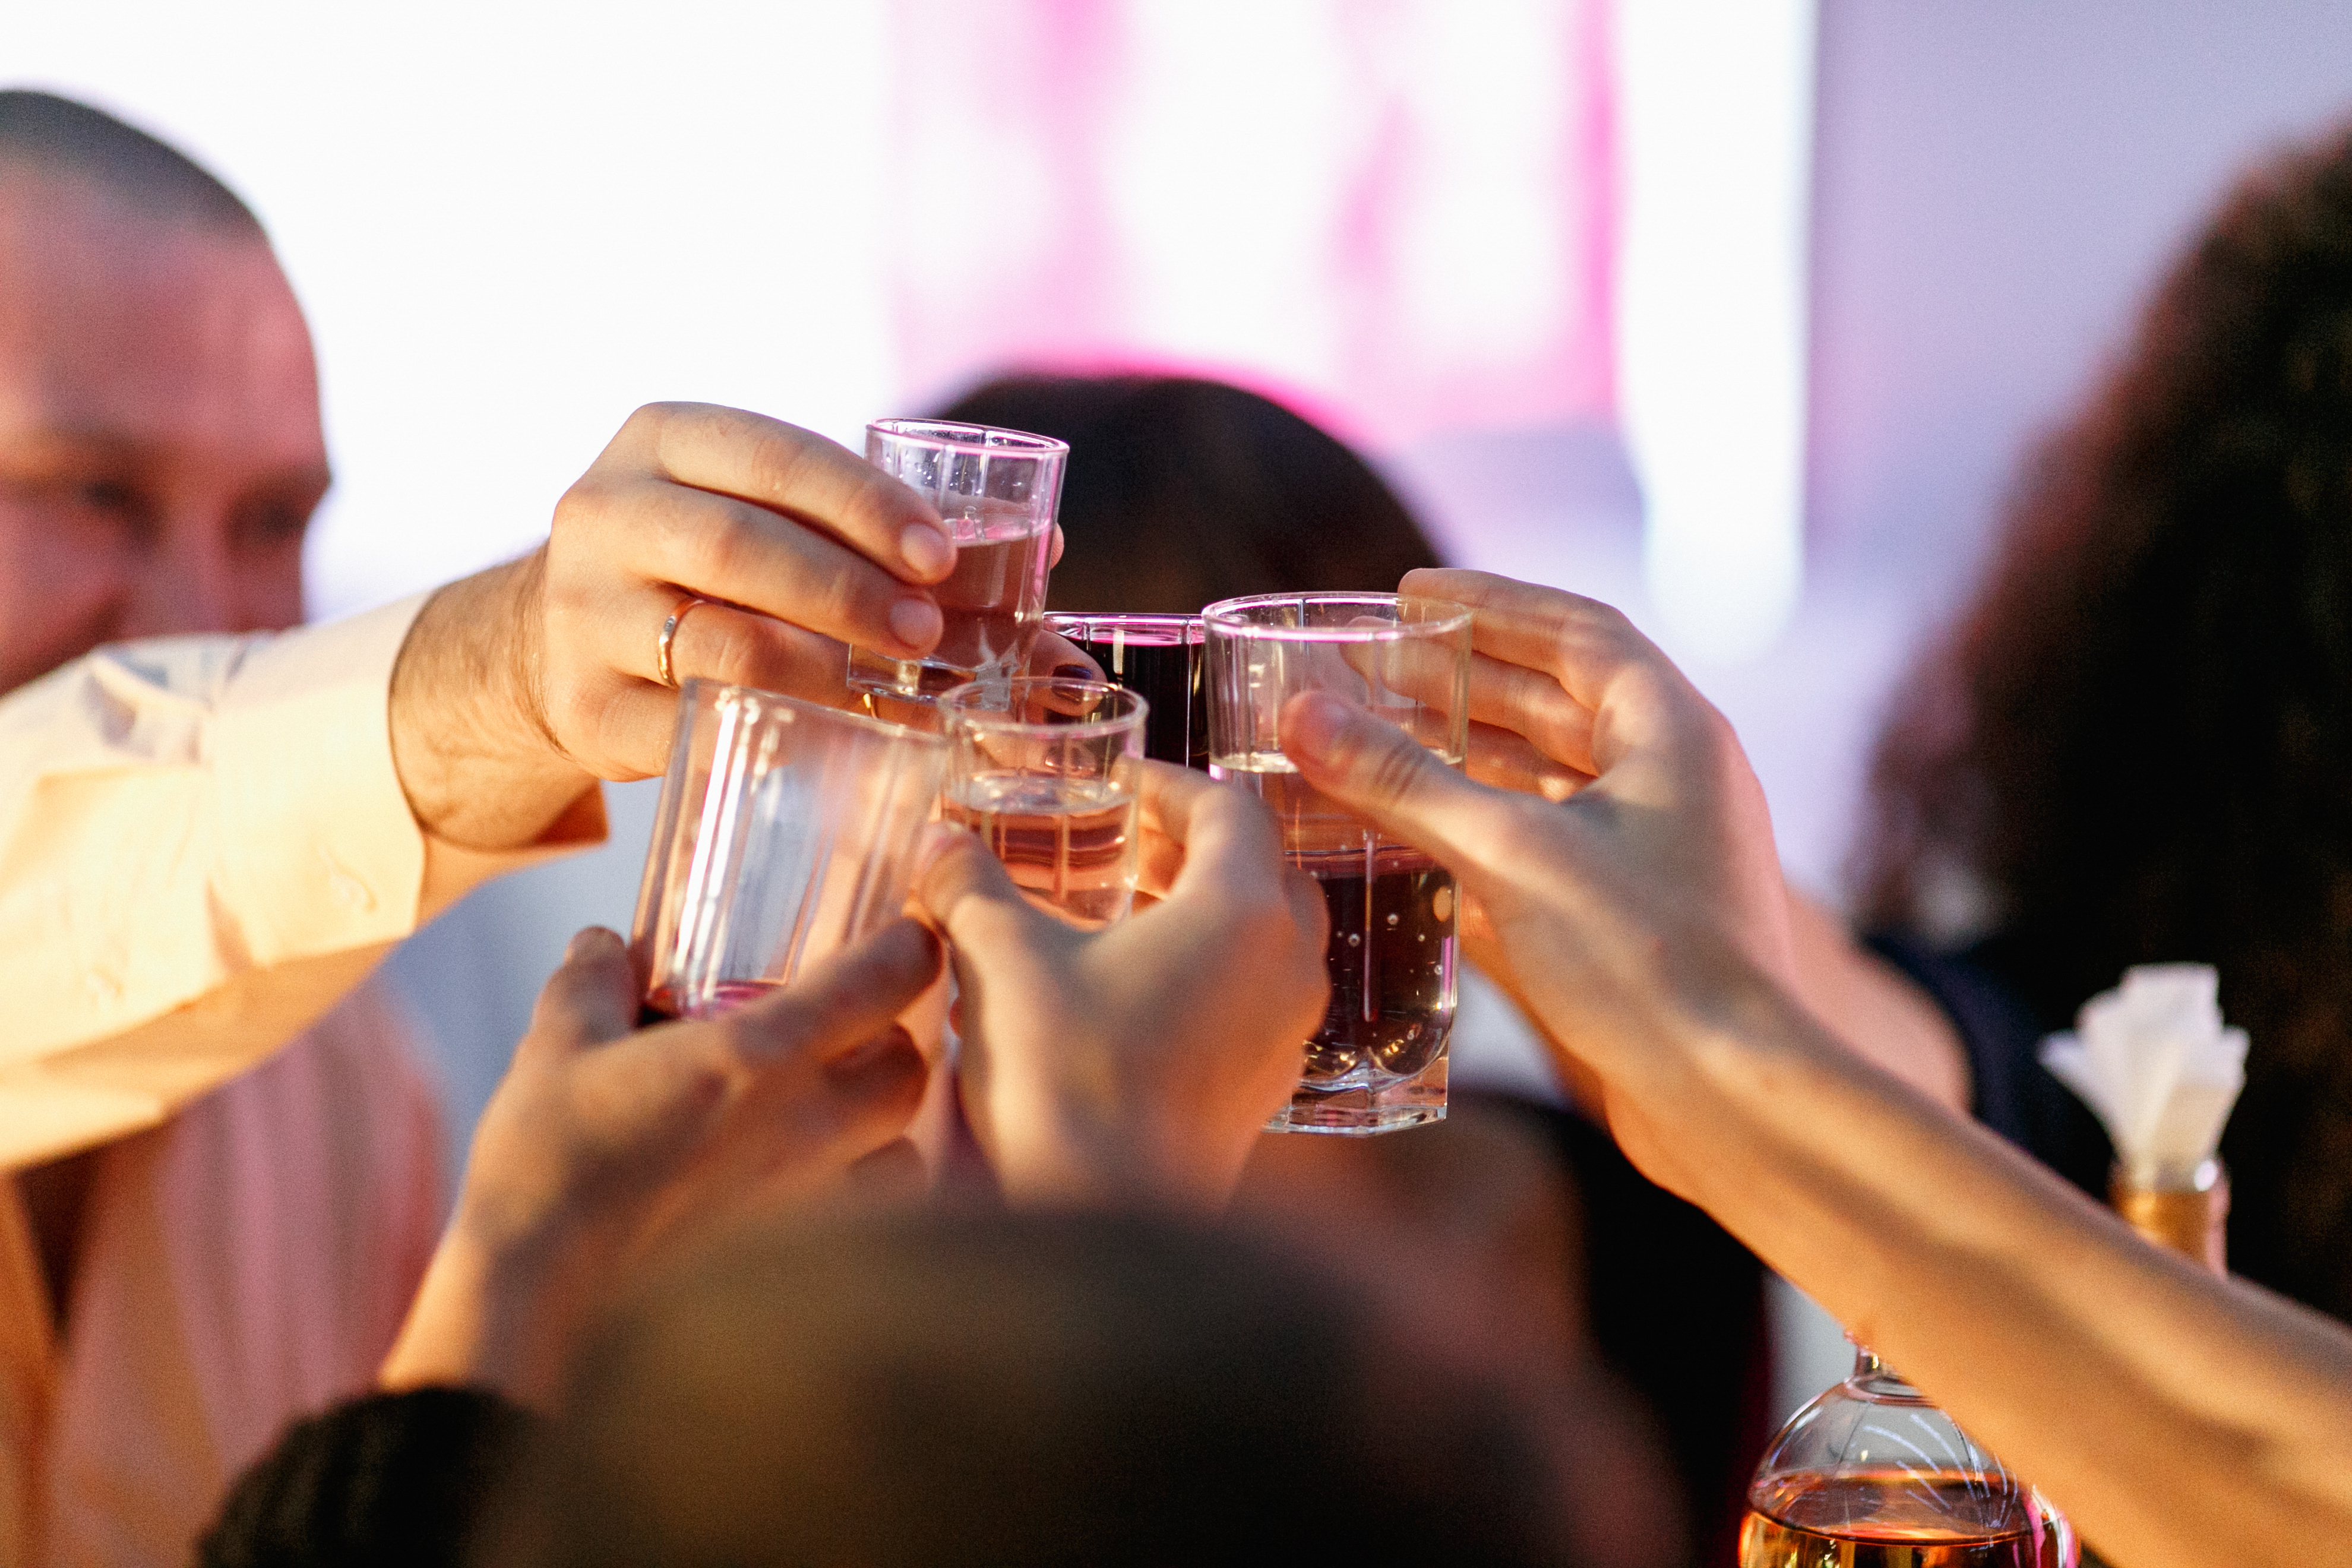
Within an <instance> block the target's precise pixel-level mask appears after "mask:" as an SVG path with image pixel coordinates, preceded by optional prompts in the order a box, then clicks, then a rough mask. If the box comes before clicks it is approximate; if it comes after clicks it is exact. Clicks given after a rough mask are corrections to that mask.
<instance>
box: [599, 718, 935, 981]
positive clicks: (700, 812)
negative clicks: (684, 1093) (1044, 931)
mask: <svg viewBox="0 0 2352 1568" xmlns="http://www.w3.org/2000/svg"><path fill="white" fill-rule="evenodd" d="M947 759H948V748H947V743H946V742H943V741H941V740H940V739H939V738H938V737H937V736H933V735H925V734H921V733H919V732H917V731H912V730H907V729H902V728H901V727H899V726H898V725H896V724H885V723H882V722H881V721H878V720H874V719H866V718H862V717H860V716H859V715H857V714H855V713H844V712H840V711H838V710H834V709H831V708H820V707H817V706H815V705H814V704H813V703H808V702H802V701H798V700H794V699H793V698H790V697H782V696H778V695H777V694H776V693H774V692H772V691H761V690H757V689H753V688H751V687H748V686H729V685H725V684H723V683H721V682H718V681H709V680H689V681H688V682H687V683H686V685H685V687H684V689H682V690H681V691H680V693H679V695H678V724H677V741H676V742H675V743H674V744H673V746H672V748H671V751H670V762H669V772H668V773H667V774H666V775H664V777H663V779H662V791H661V801H660V804H659V805H658V806H657V807H656V814H655V817H654V835H653V842H652V844H651V846H650V847H649V848H648V849H647V851H646V875H645V881H644V882H643V884H642V885H641V886H640V887H639V889H638V892H637V915H636V921H635V931H634V935H633V936H632V938H631V947H632V950H633V952H634V953H635V959H636V963H637V967H638V972H639V973H642V974H644V975H645V976H646V1011H647V1012H648V1013H649V1014H655V1015H659V1016H668V1017H681V1016H701V1015H703V1014H707V1013H710V1012H714V1011H718V1010H720V1009H723V1008H725V1007H727V1006H730V1005H734V1004H737V1003H740V1002H743V1001H746V1000H749V999H750V998H751V997H753V996H756V995H758V994H760V993H761V992H763V991H765V990H767V989H768V988H770V987H772V986H776V985H781V984H784V983H785V982H787V981H789V980H791V979H792V978H793V975H794V974H795V973H798V972H799V970H800V967H801V966H802V965H803V963H808V962H809V961H811V960H812V959H815V958H819V957H821V956H823V955H824V954H825V953H828V952H832V951H833V950H835V948H838V947H840V946H842V945H844V944H845V943H847V942H855V941H856V940H857V939H858V938H860V937H863V936H866V935H867V934H869V933H871V932H872V931H876V930H878V929H879V928H880V927H881V926H883V925H884V924H886V923H887V922H888V921H890V920H891V919H892V918H893V917H894V916H896V915H897V914H898V912H899V910H900V909H901V907H902V906H903V905H904V904H905V903H906V901H907V895H908V892H909V891H910V890H911V889H912V886H913V881H914V875H915V868H916V860H917V856H918V853H919V849H920V847H921V839H922V831H923V826H924V825H925V824H926V823H927V822H929V820H930V816H931V812H932V809H933V807H934V805H936V804H937V802H938V800H939V795H940V784H941V782H942V781H943V780H945V778H946V777H947Z"/></svg>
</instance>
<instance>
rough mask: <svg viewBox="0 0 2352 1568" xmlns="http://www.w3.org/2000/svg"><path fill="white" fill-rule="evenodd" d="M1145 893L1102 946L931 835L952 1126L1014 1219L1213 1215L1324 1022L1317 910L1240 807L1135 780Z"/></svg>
mask: <svg viewBox="0 0 2352 1568" xmlns="http://www.w3.org/2000/svg"><path fill="white" fill-rule="evenodd" d="M1141 777H1142V799H1141V811H1140V815H1141V816H1142V818H1143V822H1142V831H1143V834H1144V838H1145V845H1146V848H1147V853H1146V854H1145V856H1144V868H1143V871H1142V883H1143V886H1144V887H1145V889H1147V890H1149V891H1156V892H1158V893H1160V895H1161V896H1160V899H1159V900H1158V901H1157V902H1155V903H1153V904H1152V905H1151V906H1150V908H1148V909H1143V910H1140V911H1139V912H1138V913H1137V914H1135V915H1132V916H1130V917H1129V919H1127V920H1126V921H1121V922H1120V923H1118V924H1117V925H1113V926H1109V927H1106V928H1105V929H1103V930H1101V931H1078V930H1077V929H1076V928H1075V927H1072V926H1070V925H1067V924H1066V923H1065V922H1063V921H1059V920H1056V919H1055V917H1053V916H1052V915H1050V914H1047V913H1045V911H1043V910H1039V909H1037V908H1035V907H1034V905H1032V904H1031V903H1029V901H1028V900H1026V899H1024V897H1023V896H1022V894H1021V892H1020V890H1019V889H1017V888H1015V887H1014V886H1013V879H1011V878H1010V877H1008V876H1007V875H1006V874H1005V871H1004V868H1003V866H1001V865H1000V864H998V863H997V861H996V860H995V859H994V858H992V857H991V856H990V855H989V853H988V852H987V851H986V850H985V849H983V848H982V847H981V844H980V841H979V840H978V839H976V838H974V837H971V835H969V834H963V833H953V832H951V831H950V830H942V837H944V838H945V840H946V842H945V845H944V847H942V848H941V849H940V851H939V852H938V853H937V854H936V855H935V857H934V858H933V859H932V861H931V864H930V866H929V868H928V869H927V870H926V872H925V874H924V876H923V878H922V879H921V882H920V885H919V888H918V890H917V898H918V900H919V902H920V903H921V905H922V907H923V908H924V910H926V911H927V912H928V913H929V916H930V918H931V920H932V921H934V922H935V923H936V924H937V925H938V926H939V927H940V930H942V931H945V932H946V933H947V935H948V938H949V941H950V944H951V947H950V951H951V953H952V957H953V962H954V963H955V971H956V979H957V983H958V984H959V986H960V987H961V993H962V994H961V1000H960V1003H959V1008H960V1014H961V1023H962V1031H963V1034H962V1038H963V1047H962V1054H961V1058H960V1060H959V1063H958V1069H957V1070H958V1072H959V1074H960V1075H961V1089H962V1094H963V1102H964V1110H965V1114H966V1116H967V1117H968V1118H969V1119H970V1120H971V1127H972V1131H973V1134H974V1136H975V1137H976V1138H977V1139H978V1141H979V1142H980V1145H981V1148H982V1151H983V1152H985V1153H986V1154H987V1156H988V1158H989V1162H990V1163H991V1165H992V1167H993V1168H994V1170H995V1172H996V1174H997V1179H998V1180H999V1182H1000V1183H1002V1184H1003V1187H1004V1189H1005V1191H1006V1193H1007V1194H1009V1195H1010V1196H1012V1197H1013V1199H1014V1200H1016V1201H1024V1200H1025V1201H1031V1202H1037V1201H1045V1202H1055V1201H1098V1200H1103V1199H1118V1198H1125V1197H1132V1198H1140V1199H1145V1200H1150V1201H1160V1202H1171V1201H1172V1202H1177V1203H1184V1204H1208V1205H1213V1204H1217V1203H1221V1202H1222V1201H1223V1199H1224V1197H1225V1196H1226V1194H1229V1193H1230V1192H1231V1191H1232V1188H1233V1184H1234V1182H1235V1181H1236V1180H1237V1179H1238V1178H1239V1175H1240V1173H1241V1168H1242V1165H1243V1163H1244V1161H1245V1160H1247V1158H1248V1157H1249V1151H1250V1149H1251V1146H1252V1145H1253V1144H1254V1143H1255V1142H1256V1140H1257V1136H1258V1133H1259V1131H1261V1130H1262V1129H1263V1128H1264V1127H1265V1121H1266V1119H1267V1118H1268V1117H1270V1116H1272V1115H1273V1114H1274V1112H1275V1111H1276V1110H1278V1109H1279V1108H1280V1107H1281V1105H1282V1103H1283V1101H1284V1100H1286V1099H1287V1098H1288V1097H1289V1095H1290V1092H1291V1089H1292V1088H1293V1086H1294V1085H1295V1084H1296V1083H1297V1080H1298V1073H1299V1067H1300V1062H1301V1058H1302V1055H1303V1052H1304V1047H1305V1042H1306V1040H1307V1037H1308V1036H1310V1035H1311V1034H1313V1033H1314V1031H1315V1029H1316V1027H1317V1026H1318V1024H1319V1023H1320V1022H1321V1020H1322V1016H1323V1007H1324V1004H1325V1001H1326V995H1327V992H1328V983H1327V982H1326V980H1325V978H1324V970H1323V945H1324V923H1323V922H1324V915H1323V900H1322V897H1321V895H1320V894H1319V893H1318V891H1317V890H1316V889H1315V886H1314V883H1313V880H1312V879H1310V878H1308V877H1307V875H1306V874H1305V873H1303V872H1300V871H1296V870H1293V869H1291V868H1289V867H1287V866H1286V865H1285V864H1284V863H1283V859H1282V839H1281V835H1280V832H1279V830H1278V829H1277V828H1276V826H1275V822H1274V818H1273V816H1271V815H1270V814H1269V813H1268V812H1267V811H1266V810H1265V807H1264V806H1263V805H1260V804H1259V803H1258V802H1256V801H1255V800H1253V799H1251V798H1250V797H1249V796H1247V795H1244V794H1242V793H1241V792H1240V791H1239V790H1237V789H1234V788H1231V787H1229V786H1227V785H1223V784H1212V783H1210V782H1209V781H1208V780H1207V779H1205V778H1203V777H1202V776H1201V775H1200V774H1198V773H1188V772H1186V771H1185V770H1183V769H1181V768H1172V767H1169V766H1166V765H1164V764H1161V763H1145V764H1144V766H1143V769H1142V773H1141Z"/></svg>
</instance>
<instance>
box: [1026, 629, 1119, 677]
mask: <svg viewBox="0 0 2352 1568" xmlns="http://www.w3.org/2000/svg"><path fill="white" fill-rule="evenodd" d="M1028 668H1029V673H1030V674H1032V675H1058V676H1060V677H1062V678H1063V679H1066V680H1103V679H1108V677H1106V676H1105V675H1104V674H1103V669H1102V666H1101V665H1100V664H1097V662H1096V661H1095V658H1094V656H1093V655H1091V654H1089V653H1088V652H1087V650H1086V649H1084V648H1082V647H1079V646H1078V645H1077V644H1076V643H1075V642H1073V641H1071V640H1070V639H1069V638H1068V637H1065V636H1064V635H1063V634H1061V633H1060V632H1057V631H1055V630H1054V629H1053V628H1052V627H1051V626H1048V627H1046V628H1045V630H1044V631H1041V632H1039V633H1038V634H1037V641H1036V642H1035V644H1034V645H1033V646H1032V647H1031V649H1030V653H1029V665H1028Z"/></svg>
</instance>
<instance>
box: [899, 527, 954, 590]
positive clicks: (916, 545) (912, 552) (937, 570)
mask: <svg viewBox="0 0 2352 1568" xmlns="http://www.w3.org/2000/svg"><path fill="white" fill-rule="evenodd" d="M898 553H899V554H900V555H902V556H904V557H905V558H906V561H907V564H908V565H909V566H911V567H913V568H914V569H915V571H916V572H917V573H918V574H920V575H922V576H924V577H930V578H936V577H944V576H946V575H947V574H948V568H949V567H950V566H953V565H954V564H955V558H956V548H955V542H953V541H952V540H950V539H949V538H948V536H947V535H946V534H944V533H941V532H940V531H939V530H938V529H936V528H932V527H929V526H928V525H926V524H924V523H919V522H918V523H914V524H912V525H910V526H909V527H908V529H907V531H905V532H903V533H901V534H900V535H898Z"/></svg>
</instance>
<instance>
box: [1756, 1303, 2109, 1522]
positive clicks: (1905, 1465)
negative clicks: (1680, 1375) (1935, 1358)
mask: <svg viewBox="0 0 2352 1568" xmlns="http://www.w3.org/2000/svg"><path fill="white" fill-rule="evenodd" d="M1739 1564H1740V1568H2075V1548H2074V1532H2073V1531H2071V1530H2069V1529H2068V1528H2067V1525H2066V1521H2065V1520H2064V1519H2063V1517H2061V1516H2060V1514H2059V1513H2058V1511H2057V1510H2054V1509H2053V1508H2051V1507H2050V1505H2049V1504H2047V1503H2045V1502H2043V1501H2042V1497H2041V1494H2040V1493H2038V1492H2036V1491H2035V1490H2034V1489H2032V1487H2030V1486H2028V1485H2026V1484H2025V1483H2024V1482H2023V1481H2021V1480H2020V1479H2017V1477H2015V1476H2014V1475H2011V1473H2010V1471H2009V1468H2008V1467H2007V1466H2005V1465H2003V1464H2002V1463H2001V1462H2000V1460H1999V1459H1997V1458H1993V1457H1992V1456H1991V1455H1990V1454H1988V1453H1986V1452H1985V1451H1984V1450H1983V1449H1982V1448H1979V1447H1977V1445H1976V1443H1975V1442H1974V1441H1973V1440H1972V1439H1971V1438H1970V1437H1969V1435H1968V1434H1967V1433H1965V1432H1963V1431H1961V1430H1960V1428H1959V1426H1958V1424H1957V1423H1955V1422H1954V1421H1953V1420H1952V1418H1951V1417H1950V1416H1948V1415H1945V1414H1944V1413H1943V1412H1942V1411H1941V1410H1938V1409H1937V1408H1936V1406H1935V1405H1931V1404H1929V1403H1928V1402H1927V1398H1926V1396H1924V1395H1923V1394H1920V1392H1919V1391H1918V1390H1917V1389H1916V1388H1914V1387H1912V1386H1911V1385H1910V1384H1907V1383H1906V1382H1904V1381H1903V1379H1902V1378H1900V1377H1898V1376H1897V1375H1895V1373H1892V1372H1890V1371H1888V1370H1887V1369H1886V1367H1885V1365H1883V1364H1882V1363H1880V1362H1879V1359H1878V1358H1877V1357H1876V1356H1875V1355H1874V1354H1872V1353H1871V1352H1870V1351H1869V1350H1868V1349H1866V1348H1865V1347H1863V1346H1861V1345H1856V1346H1855V1347H1854V1363H1853V1375H1852V1376H1851V1377H1848V1378H1847V1379H1846V1380H1845V1381H1844V1382H1843V1383H1841V1384H1837V1385H1835V1386H1834V1387H1832V1388H1831V1389H1829V1390H1827V1391H1826V1392H1825V1393H1823V1394H1822V1395H1821V1397H1819V1398H1818V1399H1815V1400H1814V1401H1813V1402H1812V1403H1811V1405H1806V1406H1805V1407H1804V1408H1803V1409H1802V1410H1800V1411H1798V1412H1797V1414H1796V1415H1792V1416H1790V1418H1789V1424H1788V1425H1787V1426H1783V1427H1781V1428H1780V1435H1779V1436H1775V1437H1774V1438H1773V1439H1772V1446H1771V1447H1769V1448H1768V1449H1767V1450H1765V1454H1764V1462H1763V1463H1762V1464H1760V1465H1759V1466H1758V1467H1757V1468H1756V1479H1755V1480H1754V1481H1753V1482H1751V1483H1750V1484H1749V1486H1748V1516H1747V1518H1746V1520H1745V1521H1743V1522H1742V1523H1741V1525H1740V1529H1739Z"/></svg>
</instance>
